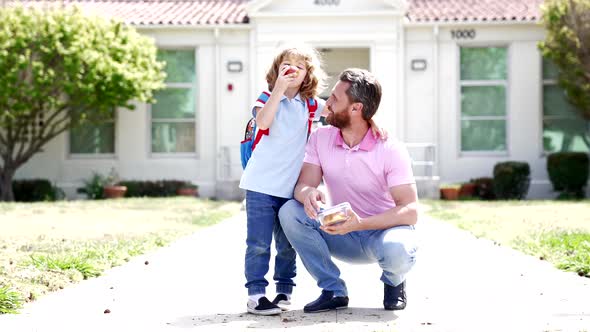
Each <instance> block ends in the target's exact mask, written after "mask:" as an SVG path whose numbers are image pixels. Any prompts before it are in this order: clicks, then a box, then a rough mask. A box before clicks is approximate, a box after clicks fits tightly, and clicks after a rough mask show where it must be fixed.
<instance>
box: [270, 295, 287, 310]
mask: <svg viewBox="0 0 590 332" xmlns="http://www.w3.org/2000/svg"><path fill="white" fill-rule="evenodd" d="M272 304H274V305H276V306H279V308H281V309H282V310H289V308H287V307H286V306H288V305H291V301H289V297H288V296H287V295H286V294H283V293H279V294H277V296H276V297H275V299H274V300H272Z"/></svg>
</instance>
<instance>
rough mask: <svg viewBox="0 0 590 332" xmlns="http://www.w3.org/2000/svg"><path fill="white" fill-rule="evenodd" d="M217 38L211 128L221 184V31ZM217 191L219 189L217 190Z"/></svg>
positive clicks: (218, 178)
mask: <svg viewBox="0 0 590 332" xmlns="http://www.w3.org/2000/svg"><path fill="white" fill-rule="evenodd" d="M214 38H215V46H214V55H213V56H214V57H215V59H214V60H213V62H214V66H215V83H214V90H215V105H214V106H213V108H214V109H215V124H214V125H213V126H211V128H213V130H215V133H214V134H213V137H214V139H215V142H214V144H213V147H214V149H215V151H213V169H214V172H215V183H216V184H217V183H219V181H221V167H220V165H221V161H220V159H221V144H219V142H221V70H222V69H221V49H220V46H219V39H220V36H219V29H215V33H214ZM215 191H217V188H215Z"/></svg>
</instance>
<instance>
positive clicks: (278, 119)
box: [240, 94, 325, 198]
mask: <svg viewBox="0 0 590 332" xmlns="http://www.w3.org/2000/svg"><path fill="white" fill-rule="evenodd" d="M316 101H317V103H318V108H317V110H316V112H315V116H314V121H317V120H319V119H320V115H321V113H322V111H323V109H324V105H325V101H324V100H322V99H320V98H316ZM263 106H264V103H262V102H260V101H256V103H254V106H253V109H254V108H255V107H263ZM253 113H254V111H253ZM308 119H309V115H308V111H307V105H306V102H305V100H304V99H302V98H301V97H300V96H299V94H297V95H296V96H295V97H294V98H293V99H291V100H289V98H287V97H286V96H282V98H281V102H280V103H279V109H278V110H277V113H276V114H275V118H274V120H273V122H272V125H271V126H270V128H269V129H270V130H269V134H268V136H267V135H263V136H262V139H261V140H260V142H259V143H258V145H256V149H254V151H253V152H252V156H251V157H250V160H248V165H246V169H245V170H244V173H243V174H242V178H241V180H240V188H242V189H246V190H251V191H255V192H259V193H263V194H267V195H272V196H277V197H283V198H293V189H294V188H295V184H296V183H297V179H298V178H299V172H300V171H301V166H302V165H303V156H304V155H305V144H306V143H307V125H308Z"/></svg>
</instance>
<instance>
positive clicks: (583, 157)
mask: <svg viewBox="0 0 590 332" xmlns="http://www.w3.org/2000/svg"><path fill="white" fill-rule="evenodd" d="M588 167H589V160H588V155H587V154H586V153H584V152H557V153H552V154H550V155H549V156H548V157H547V172H548V173H549V179H550V180H551V183H552V184H553V189H554V190H556V191H561V193H560V195H559V196H558V197H559V198H584V196H585V194H584V187H585V186H586V184H587V183H588Z"/></svg>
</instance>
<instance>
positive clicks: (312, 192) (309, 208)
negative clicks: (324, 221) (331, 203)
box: [303, 187, 326, 219]
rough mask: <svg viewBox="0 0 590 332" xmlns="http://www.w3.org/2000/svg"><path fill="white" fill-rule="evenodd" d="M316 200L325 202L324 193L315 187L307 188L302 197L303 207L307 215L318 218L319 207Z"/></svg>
mask: <svg viewBox="0 0 590 332" xmlns="http://www.w3.org/2000/svg"><path fill="white" fill-rule="evenodd" d="M318 201H320V202H322V203H324V204H326V195H324V193H323V192H321V191H319V190H318V189H317V188H311V187H310V188H308V189H307V193H306V194H305V198H304V199H303V208H304V210H305V213H306V214H307V216H308V217H310V218H312V219H317V218H318V210H319V209H320V206H319V205H318Z"/></svg>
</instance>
